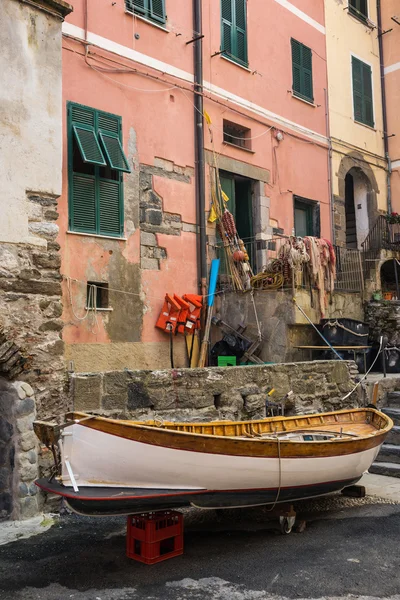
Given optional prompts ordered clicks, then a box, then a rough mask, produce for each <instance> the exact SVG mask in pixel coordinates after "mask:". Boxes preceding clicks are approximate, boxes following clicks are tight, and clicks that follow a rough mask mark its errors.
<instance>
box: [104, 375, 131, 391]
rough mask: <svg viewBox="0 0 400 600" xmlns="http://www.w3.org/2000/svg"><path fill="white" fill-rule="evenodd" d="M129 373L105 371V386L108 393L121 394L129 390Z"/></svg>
mask: <svg viewBox="0 0 400 600" xmlns="http://www.w3.org/2000/svg"><path fill="white" fill-rule="evenodd" d="M127 383H128V374H127V372H126V371H109V372H107V373H104V377H103V387H104V392H105V393H106V394H121V393H124V392H126V391H127Z"/></svg>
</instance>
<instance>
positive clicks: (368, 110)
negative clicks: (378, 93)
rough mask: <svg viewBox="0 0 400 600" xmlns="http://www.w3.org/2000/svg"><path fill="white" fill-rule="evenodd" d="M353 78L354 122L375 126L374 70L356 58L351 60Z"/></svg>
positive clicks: (353, 57)
mask: <svg viewBox="0 0 400 600" xmlns="http://www.w3.org/2000/svg"><path fill="white" fill-rule="evenodd" d="M351 66H352V77H353V108H354V120H355V121H358V122H359V123H364V125H369V126H370V127H373V126H374V106H373V98H372V70H371V67H370V66H369V65H367V64H366V63H363V62H362V61H361V60H358V58H355V56H352V59H351Z"/></svg>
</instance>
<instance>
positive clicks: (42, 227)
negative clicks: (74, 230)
mask: <svg viewBox="0 0 400 600" xmlns="http://www.w3.org/2000/svg"><path fill="white" fill-rule="evenodd" d="M58 230H59V228H58V225H56V224H55V223H46V222H41V223H29V231H30V232H31V233H33V235H38V236H39V237H42V238H45V239H47V238H50V239H55V238H56V237H57V235H58Z"/></svg>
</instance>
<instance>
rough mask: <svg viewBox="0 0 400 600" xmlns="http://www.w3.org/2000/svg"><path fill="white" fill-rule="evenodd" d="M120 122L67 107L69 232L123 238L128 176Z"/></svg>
mask: <svg viewBox="0 0 400 600" xmlns="http://www.w3.org/2000/svg"><path fill="white" fill-rule="evenodd" d="M121 133H122V132H121V118H120V117H118V116H116V115H111V114H109V113H103V112H100V111H98V110H95V109H93V108H89V107H87V106H81V105H80V104H74V103H72V102H70V103H68V182H69V202H68V208H69V229H70V230H71V231H77V232H82V233H95V234H99V235H109V236H113V237H120V236H121V235H122V234H123V221H124V220H123V189H122V183H123V180H122V173H123V172H127V173H129V172H130V169H129V164H128V161H127V159H126V156H125V154H124V151H123V149H122V143H121V141H122V136H121Z"/></svg>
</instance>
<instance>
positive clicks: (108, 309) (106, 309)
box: [85, 306, 114, 312]
mask: <svg viewBox="0 0 400 600" xmlns="http://www.w3.org/2000/svg"><path fill="white" fill-rule="evenodd" d="M85 310H91V311H93V312H95V310H94V308H89V307H88V306H85ZM113 310H114V309H113V308H111V306H109V307H108V308H96V312H112V311H113Z"/></svg>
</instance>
